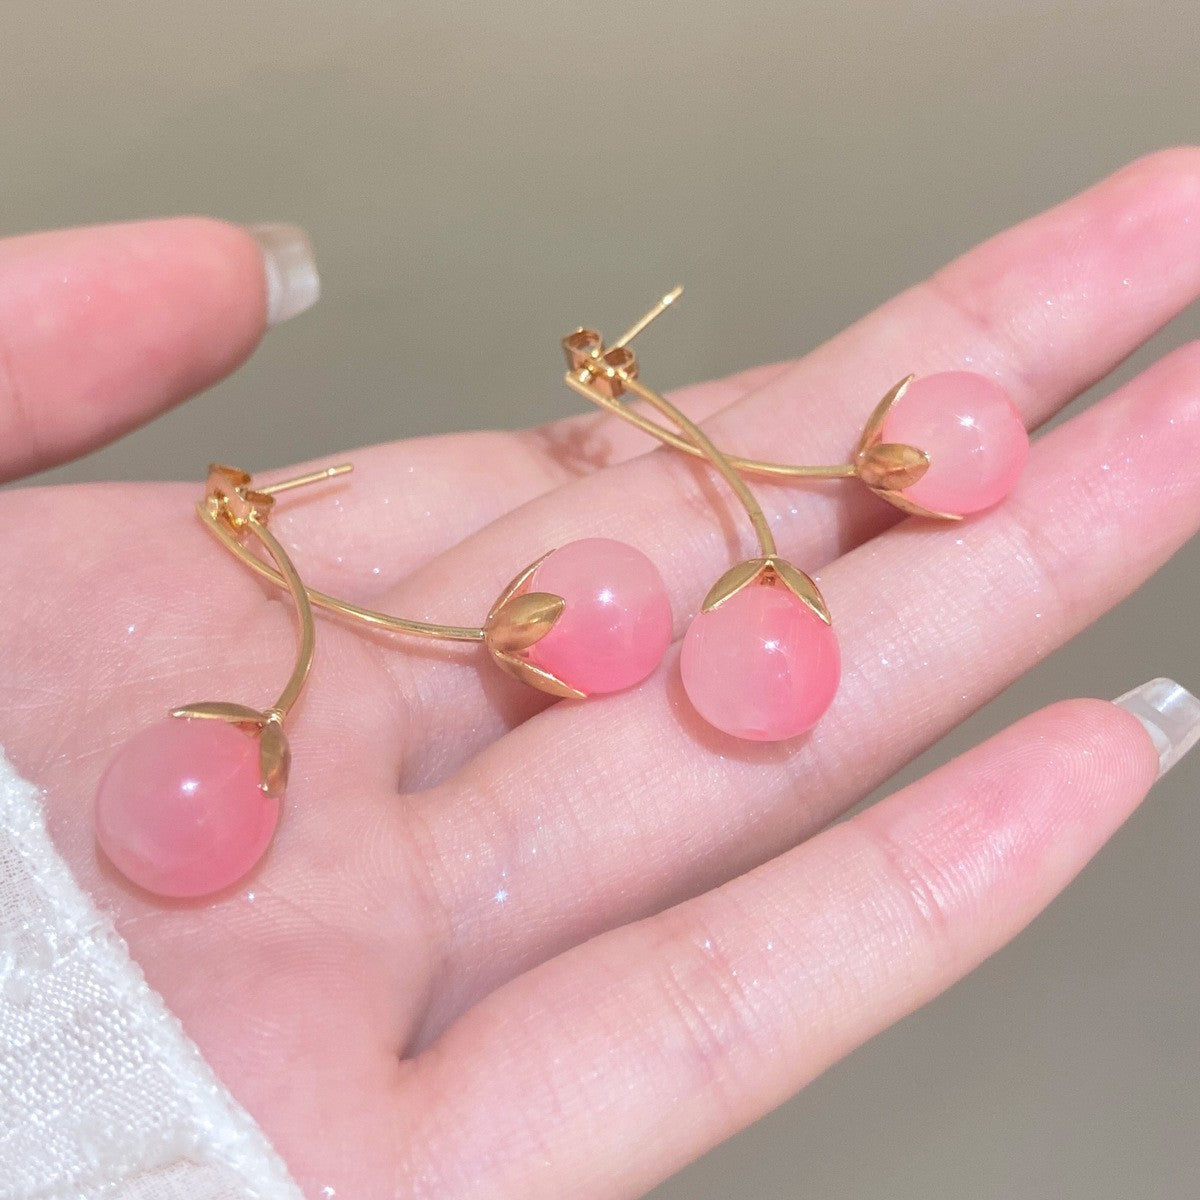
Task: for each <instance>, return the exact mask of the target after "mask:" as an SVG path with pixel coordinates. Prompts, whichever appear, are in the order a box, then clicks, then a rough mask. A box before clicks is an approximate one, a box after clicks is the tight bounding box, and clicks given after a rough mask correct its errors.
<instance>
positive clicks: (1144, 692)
mask: <svg viewBox="0 0 1200 1200" xmlns="http://www.w3.org/2000/svg"><path fill="white" fill-rule="evenodd" d="M1113 703H1114V704H1116V705H1118V706H1119V707H1120V708H1123V709H1125V711H1126V712H1129V713H1132V714H1133V715H1134V716H1135V717H1137V719H1138V720H1139V721H1141V723H1142V725H1143V726H1145V729H1146V732H1147V733H1148V734H1149V735H1150V740H1151V741H1152V742H1153V743H1154V748H1155V749H1156V750H1157V751H1158V777H1159V778H1160V779H1161V778H1162V777H1163V776H1164V775H1165V774H1166V773H1167V772H1168V771H1169V770H1170V769H1171V768H1172V767H1173V766H1174V765H1175V764H1176V763H1177V762H1178V761H1179V760H1180V759H1181V758H1182V757H1183V756H1184V755H1185V754H1186V753H1187V752H1188V751H1189V750H1190V749H1191V748H1192V747H1193V746H1194V745H1195V744H1196V743H1197V742H1200V700H1198V699H1197V698H1196V697H1195V696H1193V695H1192V693H1191V692H1189V691H1188V690H1187V688H1184V687H1180V686H1179V684H1177V683H1176V682H1175V681H1174V680H1173V679H1152V680H1150V682H1149V683H1143V684H1142V686H1141V687H1136V688H1134V689H1133V691H1131V692H1126V693H1125V695H1123V696H1118V697H1117V698H1116V699H1115V700H1114V701H1113Z"/></svg>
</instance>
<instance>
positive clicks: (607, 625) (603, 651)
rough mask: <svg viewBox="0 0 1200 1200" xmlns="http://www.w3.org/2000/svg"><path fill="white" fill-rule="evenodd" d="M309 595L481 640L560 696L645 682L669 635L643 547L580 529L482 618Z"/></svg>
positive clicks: (228, 541)
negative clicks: (429, 617) (435, 616)
mask: <svg viewBox="0 0 1200 1200" xmlns="http://www.w3.org/2000/svg"><path fill="white" fill-rule="evenodd" d="M342 469H345V470H348V469H349V468H348V467H346V468H338V470H342ZM201 515H202V516H203V515H204V514H201ZM205 519H206V520H207V521H208V524H209V527H210V528H211V529H212V531H213V533H214V534H215V535H216V536H217V537H218V538H219V539H220V540H221V542H222V543H223V544H224V545H225V547H226V548H227V549H228V550H229V551H230V552H231V553H232V554H234V555H235V556H236V557H237V558H238V559H239V560H240V561H241V562H243V563H244V564H245V565H246V566H248V567H249V568H250V569H251V570H253V571H255V572H257V573H258V574H259V575H261V576H262V577H263V578H265V579H268V580H270V581H271V582H272V583H275V584H277V585H278V586H280V587H286V586H287V580H286V578H285V573H284V572H283V571H282V569H280V568H281V565H282V564H280V562H279V559H278V557H277V556H273V557H275V561H276V566H274V567H273V566H271V564H270V563H268V562H266V561H264V560H263V559H262V558H260V557H259V556H258V555H257V554H255V553H253V551H252V550H251V549H250V548H249V547H248V546H247V545H245V544H244V543H243V541H242V540H241V539H239V538H238V537H237V536H236V535H235V532H234V531H233V530H231V529H229V528H228V526H227V525H225V524H223V523H221V522H220V521H217V520H214V519H212V518H210V517H206V518H205ZM306 597H307V600H308V601H309V602H310V603H312V604H314V605H316V606H317V607H318V608H324V609H327V610H329V611H331V612H335V613H337V614H339V615H340V616H342V617H345V618H347V619H348V620H350V621H353V622H356V623H357V624H360V625H367V626H370V627H371V628H374V629H383V630H387V631H389V632H391V633H400V634H406V635H408V636H410V637H420V638H432V639H435V640H439V641H451V642H482V643H483V645H484V647H485V648H486V650H487V652H488V654H489V656H490V657H491V659H492V661H493V662H494V663H495V664H496V665H497V666H498V667H500V668H501V669H502V670H504V671H506V672H507V673H508V674H510V675H512V676H514V677H515V678H517V679H519V680H521V681H522V682H523V683H526V684H528V685H529V686H530V687H534V688H537V689H538V690H539V691H543V692H547V693H549V694H550V695H552V696H559V697H562V698H564V699H572V700H583V699H585V698H586V697H588V696H598V695H603V694H605V693H608V692H619V691H623V690H624V689H625V688H628V687H632V686H633V685H634V684H637V683H641V682H642V680H644V679H645V678H646V677H647V676H649V675H650V674H651V673H652V672H653V671H654V669H655V668H656V667H657V666H658V664H659V663H660V662H662V658H663V655H664V654H665V653H666V650H667V647H668V646H669V645H670V643H671V628H672V616H671V604H670V601H669V599H668V597H667V589H666V585H665V584H664V583H663V580H662V576H661V575H660V574H659V573H658V568H657V567H655V565H654V564H653V563H652V562H651V561H650V559H649V558H647V557H646V555H645V554H643V553H642V552H641V551H640V550H637V549H635V548H634V547H633V546H628V545H626V544H625V543H624V542H618V541H614V540H613V539H611V538H583V539H581V540H579V541H574V542H568V543H567V544H566V545H563V546H560V547H558V549H556V550H551V551H549V552H548V553H546V554H543V555H542V556H541V558H539V559H537V560H536V561H535V562H532V563H530V564H529V566H527V567H525V569H524V570H522V571H521V572H520V573H519V574H518V575H517V576H516V578H515V579H513V580H512V581H511V582H510V583H509V585H508V586H507V587H506V588H505V589H504V590H503V591H502V592H501V593H500V595H499V597H498V598H497V599H496V601H495V603H494V604H493V605H492V607H491V609H490V610H489V611H488V614H487V616H486V617H485V618H484V621H483V623H482V624H481V625H439V624H435V623H433V622H430V621H413V620H409V619H407V618H405V617H397V616H392V615H391V614H390V613H383V612H376V611H375V610H373V609H369V608H364V607H362V606H361V605H357V604H353V603H351V602H350V601H348V600H342V599H339V598H338V597H337V596H330V595H328V594H327V593H325V592H320V591H317V590H316V589H315V588H308V589H306Z"/></svg>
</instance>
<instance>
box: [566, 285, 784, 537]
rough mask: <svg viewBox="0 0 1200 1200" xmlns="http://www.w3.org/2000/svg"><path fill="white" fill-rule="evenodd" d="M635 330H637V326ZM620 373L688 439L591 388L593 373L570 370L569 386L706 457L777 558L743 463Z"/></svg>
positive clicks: (620, 376)
mask: <svg viewBox="0 0 1200 1200" xmlns="http://www.w3.org/2000/svg"><path fill="white" fill-rule="evenodd" d="M664 307H665V306H664ZM634 331H635V332H636V331H637V327H636V326H635V328H634ZM626 340H628V338H626ZM616 374H617V378H618V379H620V381H621V383H622V384H623V385H624V386H625V387H626V388H628V389H629V391H631V392H633V393H634V394H635V395H637V396H639V397H640V398H641V399H642V400H645V401H646V403H647V404H649V405H651V406H652V407H654V408H656V409H658V411H659V412H660V413H662V414H663V416H664V417H666V418H667V419H668V420H669V421H673V422H674V423H675V424H676V425H678V426H679V431H680V433H681V434H683V435H684V436H682V437H680V436H678V435H676V434H673V433H670V432H669V431H668V430H665V429H663V428H662V426H660V425H656V424H655V423H654V422H653V421H650V420H648V419H647V418H645V417H643V416H641V415H640V414H639V413H635V412H633V410H632V409H629V408H626V407H625V406H624V405H623V404H621V402H620V401H619V400H611V399H609V397H608V396H605V395H604V393H603V392H601V391H599V390H598V389H597V388H595V387H593V386H592V385H591V383H590V382H589V378H590V372H588V371H587V370H586V369H585V370H582V371H580V372H578V373H576V372H573V371H568V372H567V374H566V376H565V378H566V382H567V384H568V386H570V387H571V388H572V389H573V390H575V391H577V392H578V393H579V394H580V395H581V396H585V397H586V398H587V399H588V400H591V401H592V402H593V403H594V404H598V405H600V407H601V408H606V409H609V410H610V411H613V412H618V413H619V415H621V416H623V417H626V418H627V419H629V420H631V421H632V423H633V424H634V425H637V426H638V427H639V428H642V429H646V431H647V432H648V433H653V434H654V436H655V437H659V438H660V440H661V441H664V442H666V443H667V444H668V445H671V446H676V447H678V448H679V449H680V450H686V451H688V452H689V453H690V454H694V455H696V457H698V458H703V459H705V460H706V461H708V462H709V463H711V464H712V465H713V466H714V467H715V468H716V469H717V470H718V471H719V472H720V473H721V475H722V476H723V477H724V479H725V481H726V483H728V484H729V486H730V487H731V488H732V489H733V492H734V494H735V495H736V496H737V498H738V500H739V501H740V502H741V505H742V507H743V508H744V509H745V510H746V515H747V516H748V517H749V518H750V521H751V523H752V524H753V526H754V533H755V535H756V536H757V538H758V544H759V546H760V547H761V548H762V553H763V556H764V557H767V558H770V557H772V556H774V555H775V554H776V553H777V551H776V547H775V535H774V534H773V533H772V532H771V527H770V525H768V524H767V518H766V516H765V515H764V513H763V510H762V506H761V505H760V504H759V502H758V501H757V500H756V499H755V498H754V495H753V493H752V492H751V491H750V489H749V488H748V487H747V486H746V481H745V480H744V479H743V478H742V477H741V475H739V474H738V470H739V467H738V462H739V460H737V459H733V458H730V457H729V456H728V455H726V454H723V453H722V452H721V451H720V450H718V449H717V448H716V446H714V445H713V442H712V439H711V438H710V437H709V436H708V434H706V433H705V432H704V430H703V429H701V428H700V426H699V425H697V424H696V422H695V421H693V420H692V419H691V418H690V417H687V416H685V415H684V414H683V413H682V412H680V410H679V409H678V408H676V407H675V405H674V404H672V403H671V402H670V400H668V399H667V398H666V397H665V396H660V395H659V394H658V392H655V391H652V390H651V389H650V388H648V387H646V385H645V384H644V383H642V382H641V381H640V380H638V379H636V378H635V377H634V376H632V375H630V374H628V373H627V372H625V371H618V372H617V373H616ZM664 435H665V436H664ZM742 469H744V468H742Z"/></svg>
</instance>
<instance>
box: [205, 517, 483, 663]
mask: <svg viewBox="0 0 1200 1200" xmlns="http://www.w3.org/2000/svg"><path fill="white" fill-rule="evenodd" d="M196 511H197V512H198V513H199V514H200V518H201V520H202V521H203V522H204V523H205V525H207V526H208V528H209V530H210V531H211V532H212V534H213V536H214V537H216V538H217V539H218V540H219V541H220V542H221V544H222V545H223V546H224V547H225V549H226V550H228V551H229V552H230V553H231V554H232V555H233V556H234V557H235V558H237V559H238V560H239V561H240V562H242V563H244V564H245V565H246V566H247V567H249V568H250V569H251V570H252V571H255V572H256V573H257V574H259V575H261V576H262V578H263V579H266V580H269V581H270V582H271V583H273V584H275V585H276V586H278V587H282V588H288V589H289V590H290V584H289V582H288V580H287V578H286V577H285V576H284V575H283V574H281V573H280V571H278V570H276V569H275V568H274V567H272V566H271V565H270V564H269V563H265V562H263V560H262V559H261V558H259V557H258V555H257V554H255V553H253V552H252V551H251V550H250V549H249V548H248V547H246V546H244V545H242V543H241V542H240V541H239V540H238V539H237V537H236V535H235V534H234V533H233V532H232V530H230V529H229V528H228V527H227V526H225V525H224V524H223V523H222V522H220V521H219V520H217V519H216V518H215V517H213V515H212V514H211V513H210V512H209V511H208V509H207V507H206V506H205V505H204V504H203V503H200V504H197V506H196ZM254 528H255V532H256V533H258V532H259V530H263V531H264V532H265V529H264V527H263V526H262V525H261V524H259V523H256V524H255V527H254ZM271 541H272V542H274V543H275V545H276V546H278V545H279V543H278V542H277V541H275V538H274V536H271ZM264 544H265V545H266V544H267V543H266V542H265V540H264ZM268 548H270V547H269V545H268ZM280 550H281V551H282V547H280ZM272 557H274V558H275V561H276V562H277V563H280V566H282V562H281V560H280V559H279V558H278V556H276V555H275V554H274V553H272ZM286 557H287V556H286V555H284V558H285V559H286ZM301 591H302V592H303V593H304V595H305V597H306V598H307V601H308V602H309V603H311V604H315V605H316V606H317V607H318V608H324V609H327V610H329V611H330V612H335V613H339V614H340V615H341V616H343V617H348V618H349V619H350V620H352V621H358V622H360V623H361V624H364V625H372V626H375V627H376V628H379V629H387V630H390V631H392V632H393V633H407V634H410V635H412V636H413V637H424V638H437V639H439V640H441V641H452V642H482V641H483V639H484V631H483V630H482V629H478V628H475V627H474V626H462V625H436V624H433V623H432V622H428V621H407V620H405V619H404V618H403V617H393V616H390V615H389V614H388V613H381V612H375V611H374V610H373V609H369V608H361V607H359V605H357V604H351V603H350V602H349V601H347V600H340V599H338V597H336V596H330V595H328V594H327V593H325V592H318V591H317V590H316V589H315V588H308V587H304V586H303V585H301Z"/></svg>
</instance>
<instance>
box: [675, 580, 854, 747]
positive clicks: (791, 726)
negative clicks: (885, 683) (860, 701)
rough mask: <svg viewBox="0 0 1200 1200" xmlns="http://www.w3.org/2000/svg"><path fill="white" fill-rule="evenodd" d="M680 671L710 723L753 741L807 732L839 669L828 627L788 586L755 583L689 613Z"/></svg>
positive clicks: (826, 702) (833, 689) (834, 638)
mask: <svg viewBox="0 0 1200 1200" xmlns="http://www.w3.org/2000/svg"><path fill="white" fill-rule="evenodd" d="M679 669H680V673H681V675H682V676H683V688H684V691H685V692H687V695H688V699H689V700H691V702H692V704H693V705H694V706H695V709H696V711H697V712H698V713H699V714H700V715H701V716H702V717H703V718H704V719H705V720H706V721H707V722H708V723H709V724H710V725H714V726H716V728H717V729H720V730H723V731H724V732H725V733H730V734H732V735H733V736H734V737H739V738H747V739H749V740H750V741H755V742H778V741H782V740H783V739H785V738H791V737H796V736H797V734H801V733H804V732H805V730H807V729H811V728H812V727H813V726H814V725H815V724H816V723H817V721H818V720H819V719H820V718H821V716H822V714H823V713H824V712H825V710H826V709H827V708H828V707H829V705H830V703H831V702H832V701H833V697H834V694H835V693H836V692H837V687H838V681H839V679H840V678H841V673H842V668H841V655H840V653H839V651H838V642H837V635H836V634H835V633H834V632H833V630H832V629H831V628H830V627H829V626H828V625H826V624H825V622H824V621H822V620H821V619H820V618H819V617H817V616H814V615H813V613H812V612H811V610H809V609H808V608H807V607H805V605H804V604H802V603H801V601H800V600H799V599H798V598H797V597H796V596H795V595H794V594H793V593H792V592H790V591H788V589H787V588H785V587H779V586H773V587H768V586H764V585H762V584H751V585H750V586H749V587H744V588H742V590H741V591H740V592H737V593H736V594H735V595H733V596H731V597H730V598H729V599H728V600H726V601H725V603H724V604H721V605H719V606H718V607H716V608H714V609H713V610H712V611H711V612H706V613H705V612H702V613H699V614H698V615H697V616H696V619H695V620H694V621H693V622H692V624H691V627H690V628H689V629H688V631H687V636H686V637H685V638H684V639H683V653H682V655H681V656H680V660H679Z"/></svg>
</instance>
